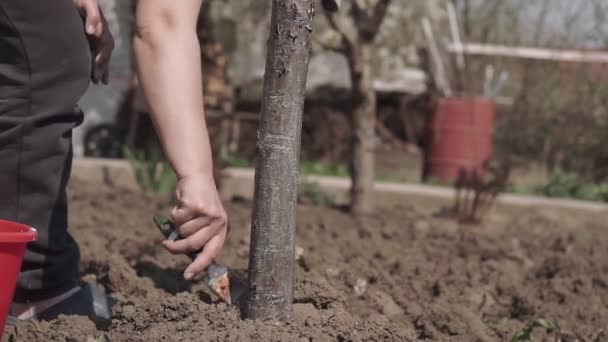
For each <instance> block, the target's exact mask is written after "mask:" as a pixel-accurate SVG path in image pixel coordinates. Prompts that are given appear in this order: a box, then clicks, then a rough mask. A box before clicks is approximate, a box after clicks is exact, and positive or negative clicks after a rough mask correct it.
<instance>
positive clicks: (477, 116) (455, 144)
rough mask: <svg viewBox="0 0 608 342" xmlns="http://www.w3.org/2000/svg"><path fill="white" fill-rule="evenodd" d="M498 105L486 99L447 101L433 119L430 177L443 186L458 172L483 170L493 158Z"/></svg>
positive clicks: (441, 105) (438, 106)
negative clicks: (484, 164) (485, 163)
mask: <svg viewBox="0 0 608 342" xmlns="http://www.w3.org/2000/svg"><path fill="white" fill-rule="evenodd" d="M495 112H496V104H495V103H494V101H493V100H491V99H486V98H466V97H463V98H446V99H442V100H441V101H439V103H438V105H437V109H436V111H435V113H434V115H433V118H432V123H431V124H432V130H433V131H432V134H433V140H432V144H431V151H430V176H431V177H435V178H437V179H438V180H440V181H441V182H443V183H449V182H452V181H454V180H456V179H457V178H458V174H459V171H460V170H461V169H465V170H467V171H474V170H476V171H478V172H480V171H482V165H483V163H484V162H485V161H486V160H488V159H490V158H491V157H492V150H493V145H492V139H493V133H494V116H495Z"/></svg>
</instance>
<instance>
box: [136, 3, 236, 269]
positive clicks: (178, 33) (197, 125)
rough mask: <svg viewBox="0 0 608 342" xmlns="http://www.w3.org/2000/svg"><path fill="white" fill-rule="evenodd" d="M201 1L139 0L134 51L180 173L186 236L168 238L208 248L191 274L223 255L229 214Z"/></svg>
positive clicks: (178, 215)
mask: <svg viewBox="0 0 608 342" xmlns="http://www.w3.org/2000/svg"><path fill="white" fill-rule="evenodd" d="M201 4H202V1H201V0H184V1H166V0H139V1H138V5H137V13H136V25H137V29H136V34H135V39H134V50H135V57H136V62H137V63H136V65H137V71H138V77H139V81H140V82H141V86H142V90H143V93H144V96H145V98H146V101H147V103H148V106H149V111H150V116H151V118H152V122H153V123H154V126H155V128H156V131H157V133H158V136H159V139H160V142H161V145H162V146H163V150H164V151H165V155H166V156H167V159H168V160H169V163H170V164H171V166H172V167H173V170H174V171H175V173H176V175H177V179H178V183H177V189H176V197H177V201H178V203H177V205H176V206H175V208H174V209H173V210H172V212H171V216H172V217H171V218H172V219H173V221H174V222H175V224H176V225H177V227H178V230H179V232H180V235H182V236H183V237H184V239H183V240H180V241H175V242H173V241H164V242H163V245H164V247H165V248H167V249H168V250H169V251H170V252H172V253H189V252H193V251H196V250H198V249H200V248H201V247H203V246H204V251H203V253H202V254H201V255H199V256H198V257H197V259H196V260H195V261H194V262H193V263H192V264H191V265H190V266H188V268H187V269H186V270H185V272H184V276H185V277H186V278H187V279H189V278H191V277H192V276H193V275H194V274H197V273H199V272H202V271H203V270H204V269H205V268H206V267H207V266H208V265H209V263H210V262H211V261H212V260H213V259H214V258H215V257H217V255H218V254H219V252H220V250H221V248H222V246H223V244H224V241H225V239H226V234H227V217H226V212H225V210H224V208H223V206H222V203H221V201H220V198H219V194H218V191H217V188H216V185H215V180H214V178H213V161H212V155H211V146H210V142H209V134H208V131H207V126H206V122H205V117H204V109H203V90H202V70H201V60H200V58H201V56H200V46H199V42H198V37H197V34H196V22H197V19H198V13H199V10H200V7H201Z"/></svg>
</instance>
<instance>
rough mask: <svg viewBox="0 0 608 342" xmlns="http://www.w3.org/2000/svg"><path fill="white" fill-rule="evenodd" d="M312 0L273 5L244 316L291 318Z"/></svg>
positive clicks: (281, 1)
mask: <svg viewBox="0 0 608 342" xmlns="http://www.w3.org/2000/svg"><path fill="white" fill-rule="evenodd" d="M312 18H313V0H273V2H272V19H271V29H270V38H269V40H268V55H267V60H266V74H265V79H264V99H263V104H262V112H261V117H260V122H259V128H258V141H257V150H258V160H257V163H258V164H257V167H256V179H255V198H254V203H255V205H254V209H253V218H252V227H251V255H250V258H249V296H248V299H247V303H246V305H245V307H244V314H245V316H246V317H247V318H253V319H271V320H286V319H289V318H290V317H291V314H292V302H293V283H294V270H293V260H294V246H295V215H296V202H297V194H298V181H299V173H298V169H299V157H300V135H301V127H302V113H303V109H304V95H305V87H306V75H307V72H308V61H309V58H310V49H311V44H310V35H311V32H312Z"/></svg>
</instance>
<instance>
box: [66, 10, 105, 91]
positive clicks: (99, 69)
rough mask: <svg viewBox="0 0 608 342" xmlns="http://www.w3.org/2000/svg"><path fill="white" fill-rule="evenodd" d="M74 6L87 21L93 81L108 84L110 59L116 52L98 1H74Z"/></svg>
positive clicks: (86, 27) (86, 30) (86, 29)
mask: <svg viewBox="0 0 608 342" xmlns="http://www.w3.org/2000/svg"><path fill="white" fill-rule="evenodd" d="M74 5H75V6H76V9H78V12H80V15H81V16H82V18H83V19H84V21H85V32H86V33H87V38H88V39H89V44H90V46H91V53H92V55H93V70H92V73H91V80H92V81H93V83H95V84H97V83H99V82H100V81H101V82H103V83H104V84H108V81H109V78H110V68H109V64H110V57H111V56H112V50H114V38H113V37H112V33H111V32H110V29H109V27H108V23H107V21H106V18H105V16H104V15H103V12H102V11H101V9H100V8H99V5H98V4H97V0H74Z"/></svg>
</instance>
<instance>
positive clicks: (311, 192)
mask: <svg viewBox="0 0 608 342" xmlns="http://www.w3.org/2000/svg"><path fill="white" fill-rule="evenodd" d="M298 201H299V202H305V203H306V202H309V203H312V204H314V205H317V206H321V207H329V206H332V205H334V204H335V200H334V198H333V196H331V195H330V194H328V193H327V192H325V190H323V188H322V187H321V185H319V183H311V182H302V183H301V184H300V189H299V193H298Z"/></svg>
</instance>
